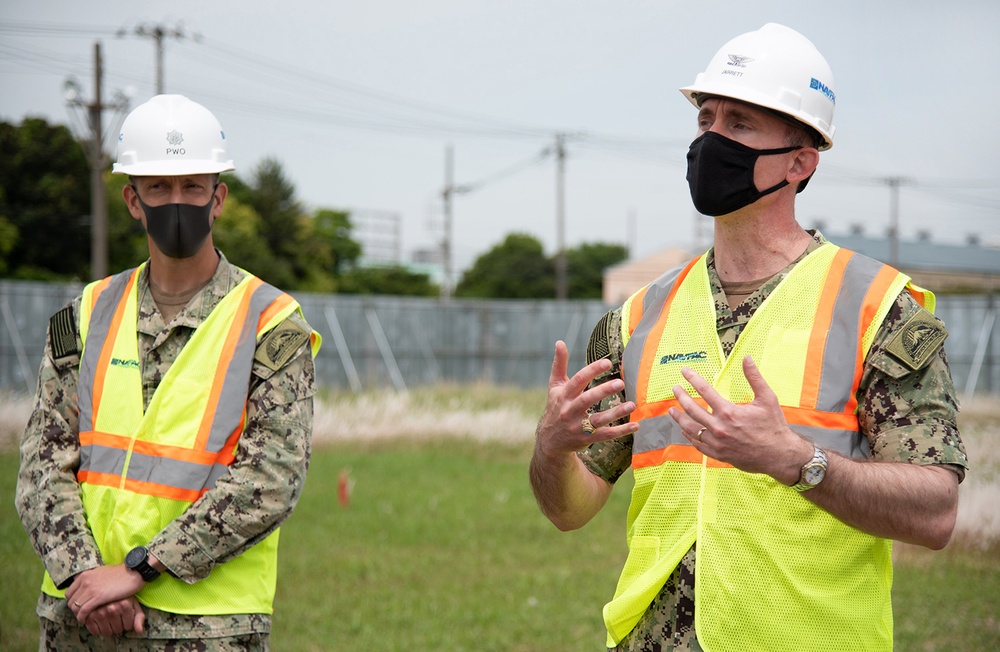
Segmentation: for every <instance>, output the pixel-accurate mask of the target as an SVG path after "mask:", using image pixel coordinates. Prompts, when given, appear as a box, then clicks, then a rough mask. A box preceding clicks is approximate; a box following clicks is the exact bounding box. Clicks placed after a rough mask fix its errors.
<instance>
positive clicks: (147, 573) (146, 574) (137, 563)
mask: <svg viewBox="0 0 1000 652" xmlns="http://www.w3.org/2000/svg"><path fill="white" fill-rule="evenodd" d="M125 567H126V568H129V569H131V570H134V571H135V572H137V573H139V575H140V576H142V579H143V581H145V582H152V581H153V580H155V579H156V578H157V577H159V576H160V571H158V570H156V569H155V568H153V567H152V566H151V565H150V563H149V551H148V550H146V548H145V547H144V546H137V547H135V548H132V549H131V550H129V551H128V554H127V555H125Z"/></svg>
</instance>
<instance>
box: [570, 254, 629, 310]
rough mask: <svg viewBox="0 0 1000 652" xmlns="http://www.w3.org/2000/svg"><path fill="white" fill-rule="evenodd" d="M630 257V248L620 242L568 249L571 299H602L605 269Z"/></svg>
mask: <svg viewBox="0 0 1000 652" xmlns="http://www.w3.org/2000/svg"><path fill="white" fill-rule="evenodd" d="M627 258H628V248H627V247H626V246H625V245H620V244H604V243H600V242H598V243H594V244H587V243H584V244H581V245H580V246H578V247H574V248H572V249H567V250H566V269H567V275H568V277H569V281H568V288H567V294H568V296H569V298H570V299H600V298H601V296H603V287H604V270H605V269H607V268H608V267H611V266H612V265H615V264H617V263H620V262H622V261H623V260H626V259H627Z"/></svg>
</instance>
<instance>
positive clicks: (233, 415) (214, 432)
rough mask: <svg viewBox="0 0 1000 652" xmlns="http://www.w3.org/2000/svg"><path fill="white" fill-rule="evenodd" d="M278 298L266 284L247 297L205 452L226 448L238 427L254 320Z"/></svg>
mask: <svg viewBox="0 0 1000 652" xmlns="http://www.w3.org/2000/svg"><path fill="white" fill-rule="evenodd" d="M281 295H282V292H281V290H279V289H277V288H275V287H274V286H272V285H268V284H267V283H262V284H261V285H260V286H259V287H258V288H257V289H256V290H254V293H253V295H252V296H251V297H250V305H249V306H248V307H247V316H246V319H245V320H244V321H243V329H242V331H241V332H240V336H239V340H238V341H237V344H236V350H235V351H233V357H232V360H231V361H230V363H229V368H228V369H226V376H225V380H224V381H223V383H222V391H221V393H220V394H219V403H218V406H217V408H216V412H215V414H214V415H213V417H212V428H211V430H210V431H209V436H208V442H206V444H205V449H206V450H208V451H210V452H212V453H217V452H219V451H220V450H222V447H223V446H225V445H226V441H227V440H228V439H229V436H230V435H231V434H232V433H233V427H234V426H235V425H236V424H239V422H240V420H241V419H242V417H243V407H244V406H245V405H246V400H247V389H248V388H249V386H250V370H251V369H252V367H253V356H254V352H255V351H256V350H257V321H258V320H259V319H260V315H261V313H263V312H264V310H266V309H267V307H268V306H269V305H271V303H272V302H273V301H274V300H275V299H277V298H278V297H280V296H281Z"/></svg>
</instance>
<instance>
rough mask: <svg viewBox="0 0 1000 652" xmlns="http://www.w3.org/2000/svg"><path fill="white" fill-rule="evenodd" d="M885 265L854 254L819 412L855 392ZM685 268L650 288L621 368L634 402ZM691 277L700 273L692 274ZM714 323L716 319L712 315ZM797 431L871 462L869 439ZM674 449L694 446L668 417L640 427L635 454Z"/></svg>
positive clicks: (849, 433)
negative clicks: (870, 308)
mask: <svg viewBox="0 0 1000 652" xmlns="http://www.w3.org/2000/svg"><path fill="white" fill-rule="evenodd" d="M882 267H883V264H882V263H880V262H879V261H877V260H873V259H871V258H867V257H865V256H861V255H859V254H856V253H855V254H854V255H853V256H852V257H851V259H850V260H849V261H848V264H847V266H846V268H845V271H844V278H843V281H842V283H841V285H840V289H839V290H838V294H837V298H836V300H835V303H834V309H833V318H832V320H831V324H830V331H829V333H828V334H827V339H826V343H825V348H824V355H823V368H822V369H821V370H820V389H819V396H818V398H817V405H816V409H817V410H820V411H824V412H833V413H843V412H844V410H845V409H846V406H847V403H848V401H849V400H850V399H851V392H852V391H853V387H854V373H855V360H856V358H855V355H854V354H855V352H856V351H857V347H858V342H859V341H860V338H861V335H862V334H861V333H859V330H858V329H859V327H860V324H859V316H860V314H861V308H862V304H863V303H864V300H865V296H866V295H867V293H868V290H869V288H870V287H871V284H872V282H873V281H874V280H875V278H876V276H877V275H878V273H879V271H881V269H882ZM680 271H681V268H677V269H674V270H671V271H670V272H667V273H666V274H664V276H662V277H661V278H660V279H658V280H657V281H655V282H654V284H651V285H650V288H649V290H647V292H646V297H645V298H646V299H647V300H646V301H643V315H642V319H641V320H640V322H639V324H638V325H634V330H633V335H632V337H630V338H629V342H628V344H627V345H626V346H625V351H624V352H623V354H622V368H623V370H628V371H629V373H626V374H623V376H624V380H625V391H626V396H627V397H629V398H631V399H633V400H634V399H635V397H636V386H637V383H638V370H639V367H640V364H641V360H642V352H643V350H644V348H645V345H646V340H647V338H648V337H649V334H650V331H651V330H652V327H653V326H654V325H655V324H656V322H657V320H658V319H659V317H660V310H661V307H662V306H663V303H664V302H665V301H666V298H667V296H669V293H670V292H671V290H672V289H673V286H674V284H675V283H676V281H677V276H678V274H679V272H680ZM692 273H695V271H694V269H692ZM712 318H713V319H714V318H715V315H714V313H713V315H712ZM789 427H790V428H791V429H792V430H793V431H795V432H796V433H798V434H800V435H802V436H803V437H806V438H807V439H809V440H811V441H813V442H815V443H816V444H817V445H819V446H820V447H822V448H824V449H826V450H830V451H835V452H837V453H840V454H842V455H845V456H848V457H851V458H855V459H860V458H867V457H870V456H871V451H870V447H869V446H868V442H867V439H866V438H865V437H864V435H862V434H861V433H860V432H857V431H853V430H837V429H829V428H817V427H812V426H800V425H791V424H790V426H789ZM671 444H680V445H689V443H688V441H687V439H685V438H684V435H683V434H682V433H681V432H680V428H679V427H678V426H677V424H676V422H675V421H674V420H673V419H672V418H670V416H669V415H662V416H657V417H651V418H647V419H644V420H642V421H640V422H639V430H638V431H636V433H635V435H634V438H633V454H638V453H646V452H649V451H654V450H659V449H661V448H666V447H667V446H669V445H671Z"/></svg>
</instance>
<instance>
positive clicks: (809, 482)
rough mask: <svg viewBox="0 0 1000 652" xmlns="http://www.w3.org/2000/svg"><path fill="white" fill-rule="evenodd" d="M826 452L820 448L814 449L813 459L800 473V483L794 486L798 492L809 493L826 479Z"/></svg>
mask: <svg viewBox="0 0 1000 652" xmlns="http://www.w3.org/2000/svg"><path fill="white" fill-rule="evenodd" d="M826 466H827V459H826V451H824V450H823V449H822V448H820V447H819V446H814V447H813V456H812V459H811V460H809V461H808V462H806V463H805V465H804V466H803V467H802V470H801V471H800V472H799V481H798V482H797V483H795V484H794V485H792V489H794V490H795V491H798V492H803V491H809V490H810V489H812V488H813V487H815V486H816V485H818V484H819V483H820V482H823V478H824V477H826Z"/></svg>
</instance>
